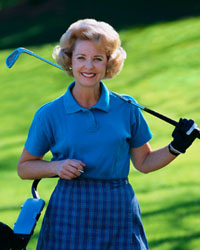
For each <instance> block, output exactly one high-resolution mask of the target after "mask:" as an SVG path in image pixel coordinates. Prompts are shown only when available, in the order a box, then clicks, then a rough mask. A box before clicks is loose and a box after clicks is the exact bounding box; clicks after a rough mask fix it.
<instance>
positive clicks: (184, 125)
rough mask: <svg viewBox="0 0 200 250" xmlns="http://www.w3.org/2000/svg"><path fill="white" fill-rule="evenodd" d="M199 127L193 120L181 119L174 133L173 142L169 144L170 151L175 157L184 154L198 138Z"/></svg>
mask: <svg viewBox="0 0 200 250" xmlns="http://www.w3.org/2000/svg"><path fill="white" fill-rule="evenodd" d="M196 130H198V127H197V125H196V123H194V121H193V120H187V119H182V118H181V119H180V120H179V123H178V125H177V126H176V128H175V129H174V131H173V133H172V137H173V138H174V139H173V141H172V142H171V143H170V144H169V151H170V153H172V154H174V155H179V154H184V153H185V152H186V149H187V148H188V147H189V146H190V145H191V144H192V143H193V141H194V140H195V138H196V137H197V134H196Z"/></svg>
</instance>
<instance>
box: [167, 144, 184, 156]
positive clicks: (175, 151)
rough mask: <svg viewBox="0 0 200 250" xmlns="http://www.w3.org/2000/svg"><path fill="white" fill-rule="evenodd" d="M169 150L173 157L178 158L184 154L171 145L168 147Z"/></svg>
mask: <svg viewBox="0 0 200 250" xmlns="http://www.w3.org/2000/svg"><path fill="white" fill-rule="evenodd" d="M168 149H169V152H170V154H172V155H175V156H178V155H180V154H182V152H180V151H178V150H177V149H175V148H174V147H173V146H172V145H171V143H170V144H169V145H168Z"/></svg>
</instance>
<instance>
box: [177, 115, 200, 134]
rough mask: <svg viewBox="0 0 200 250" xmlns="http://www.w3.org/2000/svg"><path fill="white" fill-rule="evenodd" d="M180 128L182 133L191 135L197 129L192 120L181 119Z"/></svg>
mask: <svg viewBox="0 0 200 250" xmlns="http://www.w3.org/2000/svg"><path fill="white" fill-rule="evenodd" d="M179 128H180V131H181V132H183V133H185V134H187V135H190V134H191V133H192V131H193V130H194V129H196V128H197V125H196V124H195V123H194V121H193V120H192V119H185V118H184V119H182V118H181V119H180V121H179Z"/></svg>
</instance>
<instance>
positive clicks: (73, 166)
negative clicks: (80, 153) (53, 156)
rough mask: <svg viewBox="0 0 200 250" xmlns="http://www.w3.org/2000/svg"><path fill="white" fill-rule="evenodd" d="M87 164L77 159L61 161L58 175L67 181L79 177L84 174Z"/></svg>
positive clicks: (58, 166)
mask: <svg viewBox="0 0 200 250" xmlns="http://www.w3.org/2000/svg"><path fill="white" fill-rule="evenodd" d="M85 166H86V164H85V163H83V162H82V161H79V160H75V159H67V160H62V161H59V163H58V165H57V175H58V176H59V177H60V178H62V179H66V180H71V179H74V178H77V177H79V176H80V175H81V174H82V173H83V172H84V169H83V168H84V167H85Z"/></svg>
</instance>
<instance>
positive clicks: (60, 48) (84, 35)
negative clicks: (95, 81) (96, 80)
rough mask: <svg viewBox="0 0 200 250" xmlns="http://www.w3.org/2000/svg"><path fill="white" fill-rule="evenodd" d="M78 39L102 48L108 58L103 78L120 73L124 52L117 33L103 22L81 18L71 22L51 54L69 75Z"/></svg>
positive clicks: (71, 74) (124, 56)
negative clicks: (92, 42) (91, 42)
mask: <svg viewBox="0 0 200 250" xmlns="http://www.w3.org/2000/svg"><path fill="white" fill-rule="evenodd" d="M78 39H81V40H89V41H94V42H96V43H98V44H100V46H102V47H103V48H104V51H105V53H106V56H107V58H108V62H107V67H106V74H105V76H104V79H105V78H112V77H114V76H115V75H117V74H119V73H120V71H121V69H122V67H123V64H124V60H125V58H126V52H125V51H124V49H123V48H122V47H121V41H120V37H119V34H118V33H117V32H116V31H115V30H114V28H113V27H112V26H110V25H109V24H107V23H105V22H99V21H96V20H95V19H83V20H79V21H77V22H75V23H73V24H71V26H70V27H69V28H68V29H67V31H66V32H65V33H64V34H63V35H62V36H61V39H60V45H57V46H56V47H55V48H54V51H53V55H52V56H53V58H54V59H56V61H57V63H58V64H60V65H61V66H62V68H63V69H64V71H66V72H67V73H68V74H69V75H70V76H73V73H72V69H71V65H72V53H73V50H74V46H75V42H76V41H77V40H78Z"/></svg>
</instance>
